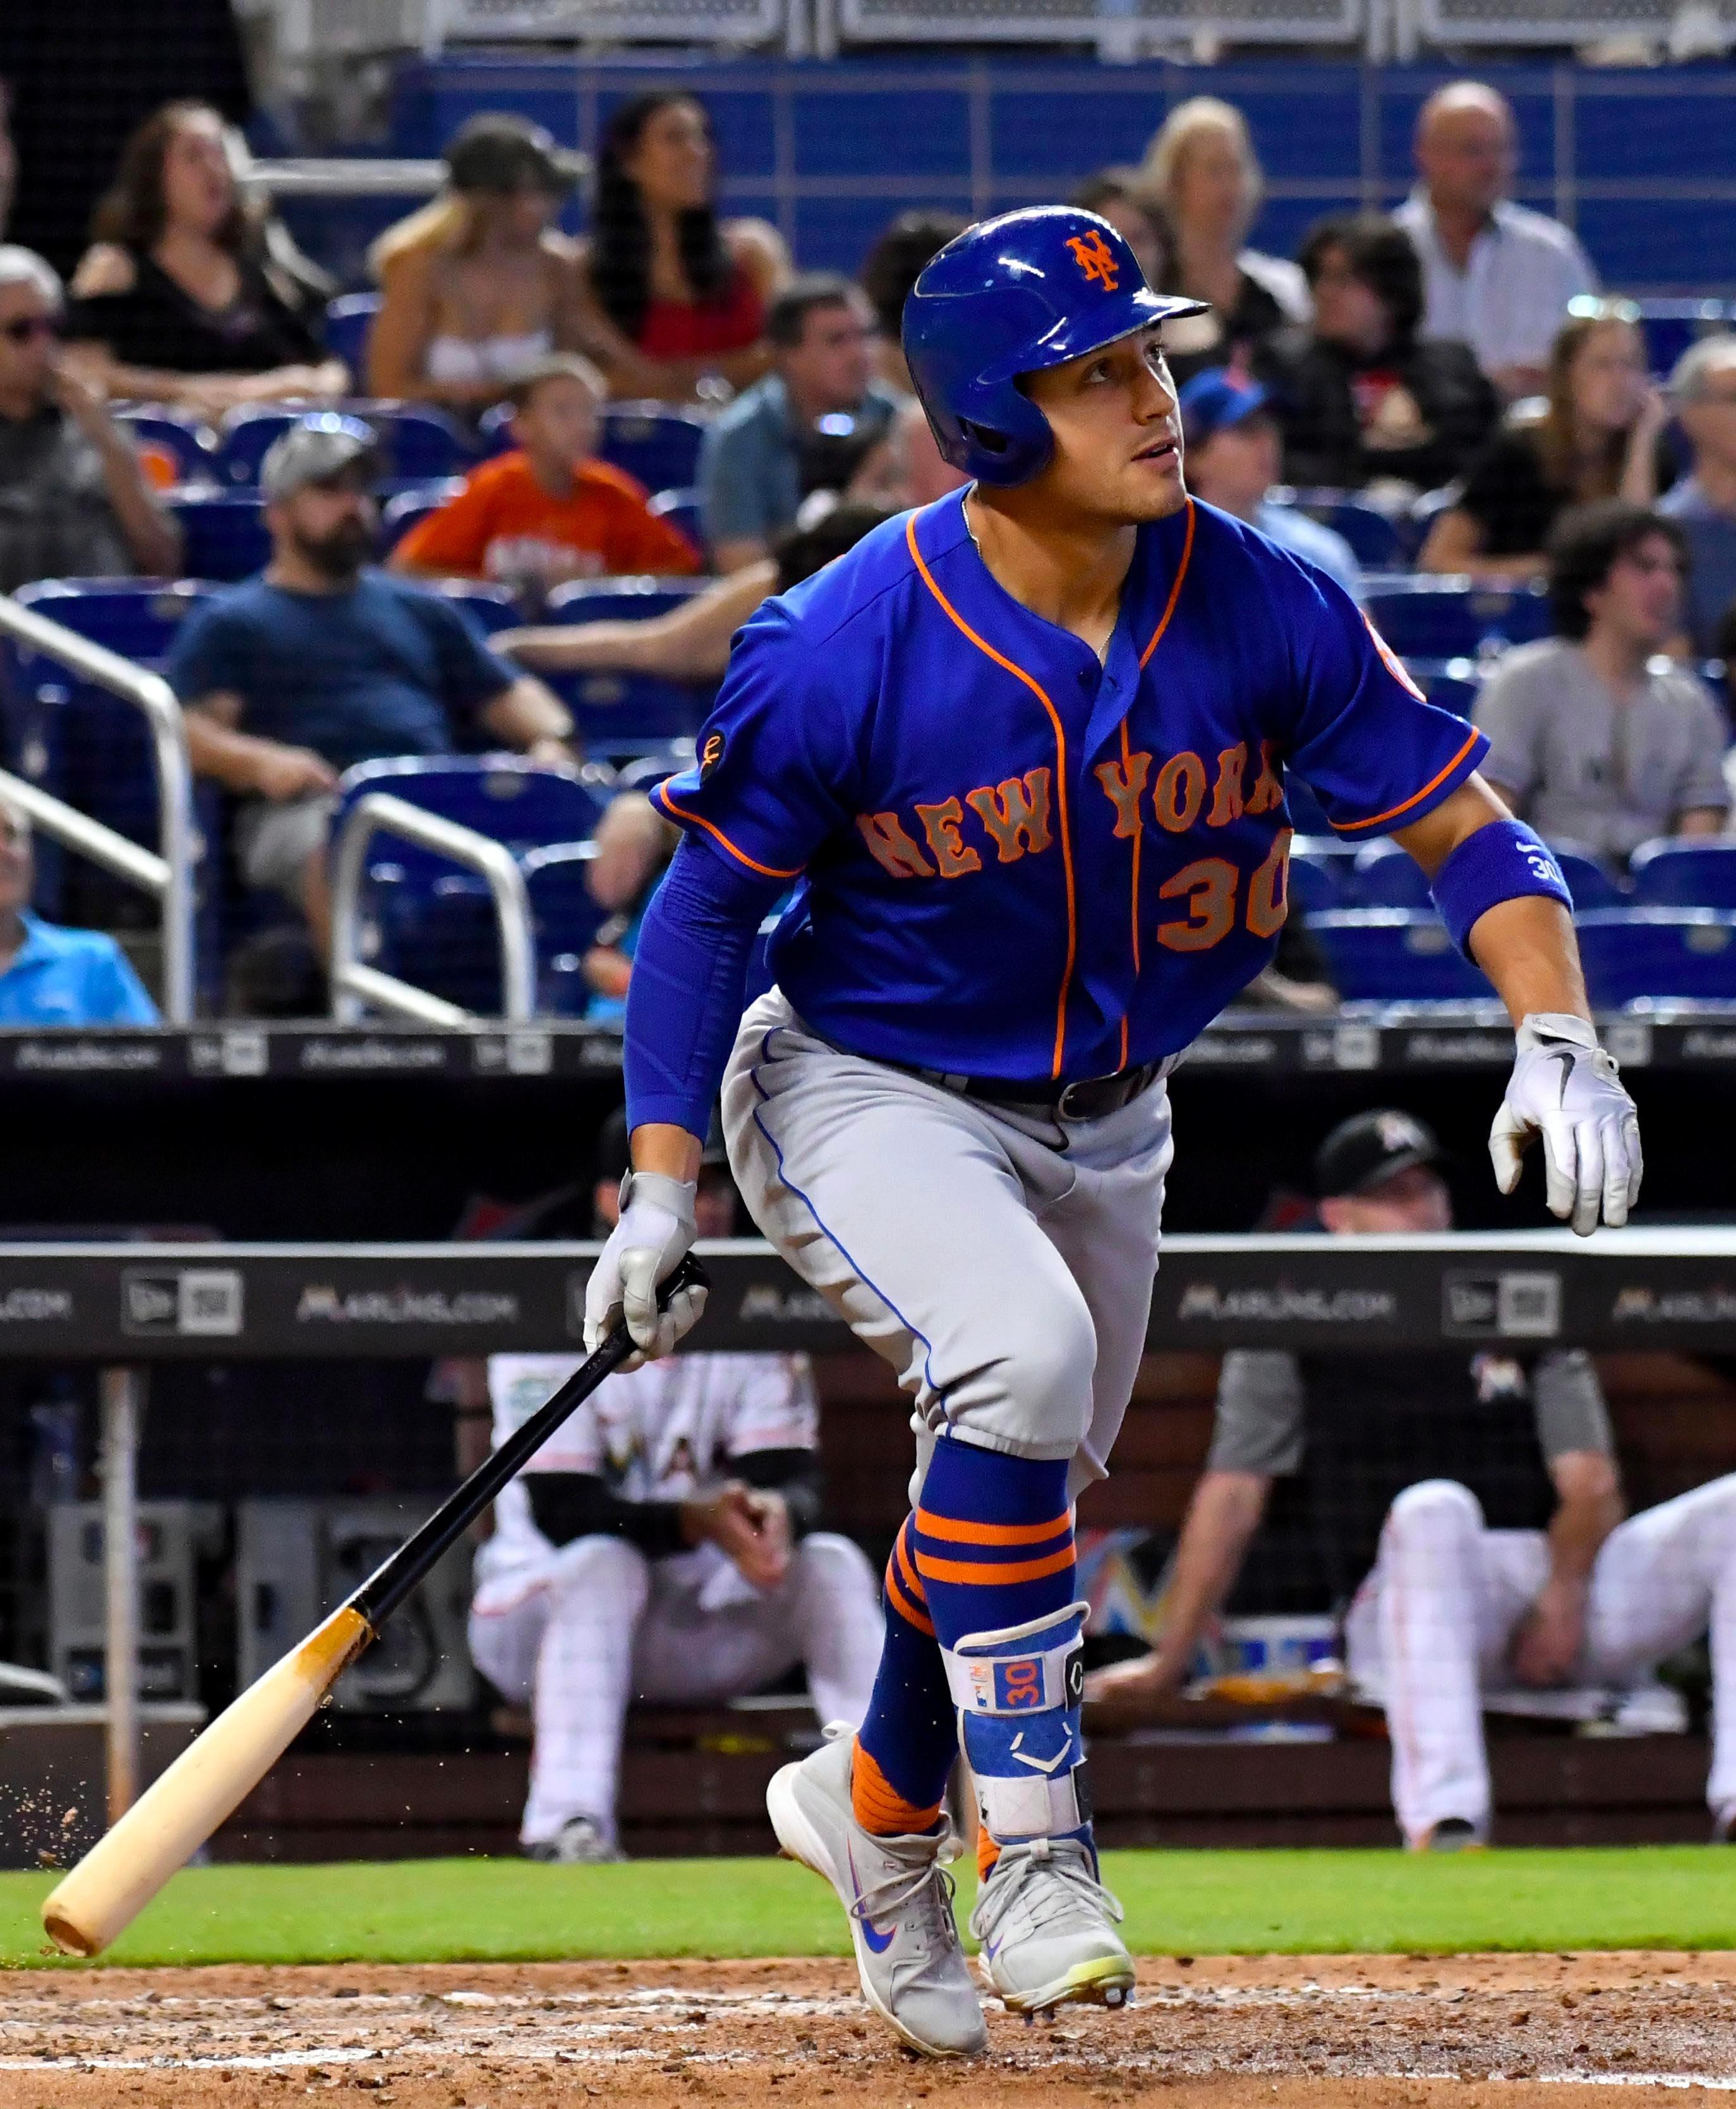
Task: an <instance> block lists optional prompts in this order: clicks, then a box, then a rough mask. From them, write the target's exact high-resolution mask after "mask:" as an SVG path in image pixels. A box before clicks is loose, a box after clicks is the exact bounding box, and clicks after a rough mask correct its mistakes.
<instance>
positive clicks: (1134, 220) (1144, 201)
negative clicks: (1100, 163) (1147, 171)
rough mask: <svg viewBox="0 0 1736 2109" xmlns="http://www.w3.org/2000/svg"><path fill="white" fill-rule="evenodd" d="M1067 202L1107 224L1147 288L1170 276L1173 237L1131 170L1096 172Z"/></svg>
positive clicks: (1173, 234) (1159, 211) (1101, 170)
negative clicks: (1134, 262)
mask: <svg viewBox="0 0 1736 2109" xmlns="http://www.w3.org/2000/svg"><path fill="white" fill-rule="evenodd" d="M1071 203H1072V204H1074V205H1079V206H1080V207H1082V208H1083V210H1085V211H1086V212H1094V213H1095V214H1096V215H1097V216H1098V219H1107V221H1108V223H1109V224H1110V225H1111V227H1112V228H1114V229H1115V230H1116V233H1117V234H1119V235H1120V236H1121V237H1122V239H1123V240H1124V241H1125V242H1126V244H1127V246H1128V247H1129V248H1130V249H1131V250H1132V251H1133V252H1134V255H1135V256H1136V257H1138V259H1139V271H1140V274H1141V276H1142V277H1143V278H1144V280H1145V282H1146V284H1147V285H1148V286H1152V287H1157V286H1161V285H1162V284H1163V283H1164V282H1165V281H1166V279H1167V278H1169V277H1170V275H1171V273H1172V272H1173V271H1174V269H1175V233H1174V232H1173V231H1172V229H1171V228H1170V224H1169V222H1168V220H1167V219H1165V217H1164V213H1163V207H1162V206H1161V205H1159V204H1158V202H1157V199H1156V198H1155V197H1154V196H1152V193H1151V192H1149V191H1148V190H1144V189H1142V188H1141V187H1140V183H1139V175H1138V173H1137V172H1136V171H1135V170H1134V169H1098V172H1097V174H1095V175H1094V176H1092V177H1090V178H1089V179H1088V180H1087V181H1086V182H1084V183H1081V184H1080V187H1079V188H1078V189H1077V190H1076V191H1075V192H1074V193H1073V196H1072V198H1071ZM1181 319H1184V320H1190V321H1192V320H1197V319H1199V318H1197V317H1184V318H1181ZM1171 327H1174V325H1173V324H1172V325H1171Z"/></svg>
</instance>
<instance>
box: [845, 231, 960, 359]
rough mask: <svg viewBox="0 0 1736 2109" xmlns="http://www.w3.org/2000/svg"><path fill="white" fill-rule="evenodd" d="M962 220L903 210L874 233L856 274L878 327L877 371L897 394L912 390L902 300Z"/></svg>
mask: <svg viewBox="0 0 1736 2109" xmlns="http://www.w3.org/2000/svg"><path fill="white" fill-rule="evenodd" d="M966 224H967V223H966V221H965V219H964V218H963V215H961V214H958V213H956V212H931V211H929V210H927V209H926V208H919V209H918V210H916V211H914V212H901V213H900V215H898V217H897V219H895V220H894V221H893V222H892V224H891V226H890V227H888V228H885V229H884V230H883V231H882V233H880V234H879V235H877V237H875V242H874V246H873V248H872V249H870V250H869V251H868V255H867V256H866V257H864V258H863V264H862V269H861V270H860V271H859V273H857V274H856V276H857V282H858V284H859V285H860V287H861V288H862V290H863V292H864V293H865V294H866V295H867V296H868V305H869V306H870V307H871V308H873V310H874V320H875V322H876V323H877V324H878V326H879V329H880V338H879V341H878V342H877V344H876V345H875V347H874V361H875V371H876V372H877V373H878V374H879V376H880V378H881V379H882V381H883V382H885V383H886V386H887V387H888V388H891V389H895V390H896V391H897V392H898V393H899V394H900V395H909V394H910V393H911V392H912V389H911V382H910V369H909V367H908V366H906V365H905V364H904V334H903V333H904V303H905V301H906V300H909V297H910V289H911V287H913V285H915V283H916V282H917V280H918V278H920V277H921V276H922V272H923V270H924V269H925V268H926V266H927V265H928V264H931V263H932V261H933V260H934V259H935V258H936V256H937V255H939V254H940V251H942V250H943V249H944V248H945V246H946V245H947V243H948V242H950V241H951V240H952V238H953V237H954V235H955V234H963V232H964V230H965V226H966Z"/></svg>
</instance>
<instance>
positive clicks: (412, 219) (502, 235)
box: [367, 111, 584, 416]
mask: <svg viewBox="0 0 1736 2109" xmlns="http://www.w3.org/2000/svg"><path fill="white" fill-rule="evenodd" d="M572 181H573V179H572V176H571V174H570V169H569V168H568V166H567V165H566V162H565V161H563V160H562V159H561V156H560V154H559V153H558V152H557V150H556V147H555V144H554V142H553V140H552V139H551V138H549V136H548V133H546V132H545V131H544V130H543V128H542V126H541V125H540V124H531V123H530V122H529V120H526V119H525V118H522V117H515V116H512V115H509V114H507V113H505V112H503V111H484V112H482V113H481V114H480V115H478V116H476V117H472V118H470V119H469V120H467V122H466V123H464V124H462V125H461V126H460V127H459V129H458V132H457V133H455V134H454V135H453V141H452V143H451V145H450V146H449V147H448V148H447V150H446V186H445V188H444V190H443V191H442V192H440V196H438V197H436V198H435V199H434V200H433V201H431V203H430V204H428V205H424V206H422V208H421V210H418V211H417V212H413V213H412V214H411V215H409V216H408V219H401V220H399V222H398V223H397V224H396V225H395V226H393V227H389V228H387V229H386V233H384V234H382V235H381V237H380V239H379V240H378V241H377V242H376V243H375V244H374V246H373V247H372V250H371V251H369V256H368V260H369V262H370V264H372V267H373V272H374V275H375V277H376V278H378V280H379V281H380V288H381V304H380V312H379V314H377V315H376V317H375V318H374V323H373V327H372V331H371V332H369V336H368V342H367V386H368V391H369V392H370V394H372V395H382V396H398V397H402V398H404V399H406V400H411V401H416V402H423V403H438V404H444V406H445V407H446V408H447V409H452V410H455V411H458V412H459V413H462V414H466V415H470V416H475V415H477V414H480V412H482V411H483V410H485V409H487V408H488V407H489V405H490V404H493V403H496V402H498V400H500V398H501V397H502V396H503V395H504V394H505V392H506V385H507V382H508V381H510V380H511V379H512V376H513V375H514V374H516V373H521V371H522V370H523V369H524V368H525V366H527V365H528V364H530V361H531V360H533V359H539V358H541V357H542V356H543V355H544V354H545V353H547V352H550V351H554V350H560V351H574V350H579V349H580V348H581V347H582V345H583V341H584V326H583V321H582V302H581V300H580V295H579V273H578V258H577V251H576V248H575V245H574V244H573V243H572V242H570V240H568V238H567V237H566V236H565V235H563V234H561V233H560V232H559V231H558V230H557V228H556V227H555V226H554V224H553V223H554V219H555V215H556V214H557V212H558V211H559V210H560V209H561V203H562V201H563V200H565V198H566V196H567V195H568V193H569V192H570V190H571V188H572Z"/></svg>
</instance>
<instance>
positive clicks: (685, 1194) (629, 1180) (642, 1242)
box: [584, 1172, 706, 1370]
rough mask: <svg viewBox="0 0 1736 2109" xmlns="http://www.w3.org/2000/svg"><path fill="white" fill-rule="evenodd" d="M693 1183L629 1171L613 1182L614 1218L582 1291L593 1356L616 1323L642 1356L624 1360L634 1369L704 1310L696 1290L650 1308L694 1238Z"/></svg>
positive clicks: (667, 1347) (669, 1347)
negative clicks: (617, 1189) (617, 1193)
mask: <svg viewBox="0 0 1736 2109" xmlns="http://www.w3.org/2000/svg"><path fill="white" fill-rule="evenodd" d="M698 1190H699V1189H698V1186H697V1183H696V1182H694V1181H691V1180H685V1179H669V1178H665V1176H663V1174H662V1173H661V1172H629V1173H628V1174H627V1176H626V1177H625V1179H624V1180H622V1181H621V1215H620V1222H618V1223H617V1224H616V1225H615V1228H614V1229H613V1230H612V1231H610V1233H609V1240H608V1243H607V1244H606V1245H605V1246H604V1247H603V1249H602V1252H601V1253H599V1254H598V1255H597V1264H596V1266H595V1267H593V1269H592V1270H591V1278H590V1280H588V1282H587V1283H586V1284H585V1288H584V1345H585V1351H586V1353H588V1354H595V1353H596V1352H597V1348H600V1347H601V1346H602V1344H603V1340H604V1339H605V1337H606V1335H607V1334H609V1333H610V1332H611V1331H612V1330H614V1326H615V1321H616V1320H617V1319H620V1318H622V1317H625V1319H626V1321H627V1330H628V1331H629V1333H630V1334H632V1335H633V1338H634V1340H635V1342H636V1343H637V1344H638V1346H639V1348H641V1350H642V1351H643V1352H642V1353H638V1354H637V1355H634V1357H632V1358H631V1359H630V1360H629V1361H628V1362H624V1363H623V1364H622V1365H621V1366H622V1368H623V1369H629V1370H636V1369H638V1367H639V1366H640V1364H641V1363H642V1362H652V1361H655V1360H656V1357H659V1356H661V1355H667V1354H670V1353H672V1352H673V1351H674V1345H675V1343H676V1342H677V1341H678V1340H679V1339H680V1338H681V1336H682V1334H683V1333H685V1332H687V1331H688V1330H690V1329H691V1328H692V1326H694V1325H697V1323H698V1322H699V1318H700V1315H701V1312H703V1311H704V1309H705V1307H706V1291H705V1289H704V1287H703V1285H695V1286H694V1287H692V1288H689V1289H678V1290H677V1291H676V1292H675V1294H674V1295H673V1296H672V1297H671V1298H670V1300H669V1305H668V1307H667V1308H666V1309H665V1310H662V1311H660V1310H659V1309H658V1308H657V1284H658V1283H659V1282H660V1281H661V1280H663V1279H664V1278H665V1276H667V1275H670V1274H671V1273H673V1272H674V1270H675V1268H676V1267H679V1265H680V1264H681V1262H682V1261H683V1258H685V1257H686V1255H687V1251H688V1247H689V1246H690V1245H691V1244H692V1242H693V1239H694V1235H695V1226H694V1222H693V1203H694V1199H695V1196H696V1195H697V1193H698Z"/></svg>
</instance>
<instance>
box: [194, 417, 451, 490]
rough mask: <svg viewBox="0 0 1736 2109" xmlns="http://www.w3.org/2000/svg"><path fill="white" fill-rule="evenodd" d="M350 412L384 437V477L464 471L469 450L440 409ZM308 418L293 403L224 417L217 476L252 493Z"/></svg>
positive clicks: (407, 478)
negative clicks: (271, 458) (265, 467)
mask: <svg viewBox="0 0 1736 2109" xmlns="http://www.w3.org/2000/svg"><path fill="white" fill-rule="evenodd" d="M346 409H347V412H348V413H349V414H351V415H354V416H355V417H358V418H361V419H362V420H363V422H364V423H366V424H368V425H371V426H372V427H373V429H374V431H376V432H377V433H378V435H379V436H380V451H381V457H382V458H383V460H384V462H385V464H386V475H387V476H389V477H390V478H391V479H393V480H394V481H403V482H411V481H426V480H427V479H429V478H430V477H433V476H452V475H453V474H455V473H456V472H457V471H458V469H459V468H460V467H462V465H463V463H464V458H465V453H466V449H465V446H464V442H463V440H462V438H461V437H460V436H459V432H458V427H457V426H455V425H454V424H453V422H452V420H451V419H450V418H448V417H447V415H446V414H445V413H444V411H442V410H437V409H433V408H431V406H430V405H428V404H417V403H369V402H360V403H352V404H348V405H346ZM305 414H306V413H305V411H304V409H300V408H298V407H296V406H295V405H294V404H285V403H259V404H248V405H246V406H244V407H243V408H242V409H238V410H232V411H231V412H230V413H229V414H228V417H227V418H224V420H223V432H222V435H221V436H220V439H219V444H218V462H217V473H218V476H219V479H220V481H223V483H225V484H227V485H228V486H229V487H230V488H231V489H232V490H255V489H256V488H257V486H258V484H259V464H260V463H262V462H263V461H264V458H265V456H266V454H268V452H269V450H270V449H271V447H272V446H273V444H274V443H275V442H276V441H277V440H279V439H281V438H282V436H283V434H284V433H285V432H286V431H288V430H289V428H290V427H291V425H293V424H295V422H296V421H297V420H298V419H299V418H302V417H304V415H305Z"/></svg>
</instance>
